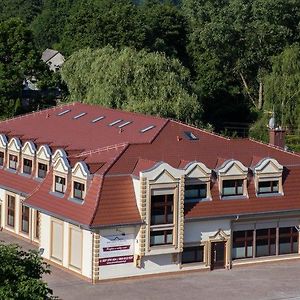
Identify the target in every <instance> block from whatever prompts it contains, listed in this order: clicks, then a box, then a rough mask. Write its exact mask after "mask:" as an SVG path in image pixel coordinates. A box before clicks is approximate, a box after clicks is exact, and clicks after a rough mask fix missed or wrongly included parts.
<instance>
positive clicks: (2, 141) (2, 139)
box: [0, 134, 8, 149]
mask: <svg viewBox="0 0 300 300" xmlns="http://www.w3.org/2000/svg"><path fill="white" fill-rule="evenodd" d="M7 143H8V142H7V138H6V136H5V135H4V134H0V148H4V149H5V148H6V146H7Z"/></svg>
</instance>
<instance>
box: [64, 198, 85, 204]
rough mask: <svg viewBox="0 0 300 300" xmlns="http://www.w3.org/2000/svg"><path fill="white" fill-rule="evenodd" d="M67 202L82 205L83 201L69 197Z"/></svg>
mask: <svg viewBox="0 0 300 300" xmlns="http://www.w3.org/2000/svg"><path fill="white" fill-rule="evenodd" d="M68 200H70V201H72V202H74V203H77V204H83V203H84V200H83V199H78V198H74V197H69V198H68Z"/></svg>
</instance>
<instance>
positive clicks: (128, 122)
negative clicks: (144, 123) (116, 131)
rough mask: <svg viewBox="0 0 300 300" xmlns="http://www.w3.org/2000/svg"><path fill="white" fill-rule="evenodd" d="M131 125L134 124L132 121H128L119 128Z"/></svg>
mask: <svg viewBox="0 0 300 300" xmlns="http://www.w3.org/2000/svg"><path fill="white" fill-rule="evenodd" d="M130 123H132V121H127V122H125V123H123V124H120V125H119V126H118V127H119V128H123V127H125V126H127V125H129V124H130Z"/></svg>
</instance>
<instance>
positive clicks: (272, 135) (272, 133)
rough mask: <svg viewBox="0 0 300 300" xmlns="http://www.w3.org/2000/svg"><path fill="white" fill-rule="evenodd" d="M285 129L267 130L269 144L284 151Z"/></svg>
mask: <svg viewBox="0 0 300 300" xmlns="http://www.w3.org/2000/svg"><path fill="white" fill-rule="evenodd" d="M285 133H286V131H285V129H281V128H280V127H279V128H275V129H272V128H269V144H271V145H273V146H276V147H279V148H282V149H284V147H285Z"/></svg>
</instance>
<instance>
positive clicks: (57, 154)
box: [52, 149, 67, 163]
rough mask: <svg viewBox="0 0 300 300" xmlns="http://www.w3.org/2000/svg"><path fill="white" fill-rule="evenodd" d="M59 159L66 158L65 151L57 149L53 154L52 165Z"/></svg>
mask: <svg viewBox="0 0 300 300" xmlns="http://www.w3.org/2000/svg"><path fill="white" fill-rule="evenodd" d="M60 157H65V158H66V157H67V154H66V152H65V150H63V149H57V150H56V151H55V153H54V154H53V157H52V161H53V163H55V162H56V161H57V160H58V159H59V158H60Z"/></svg>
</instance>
